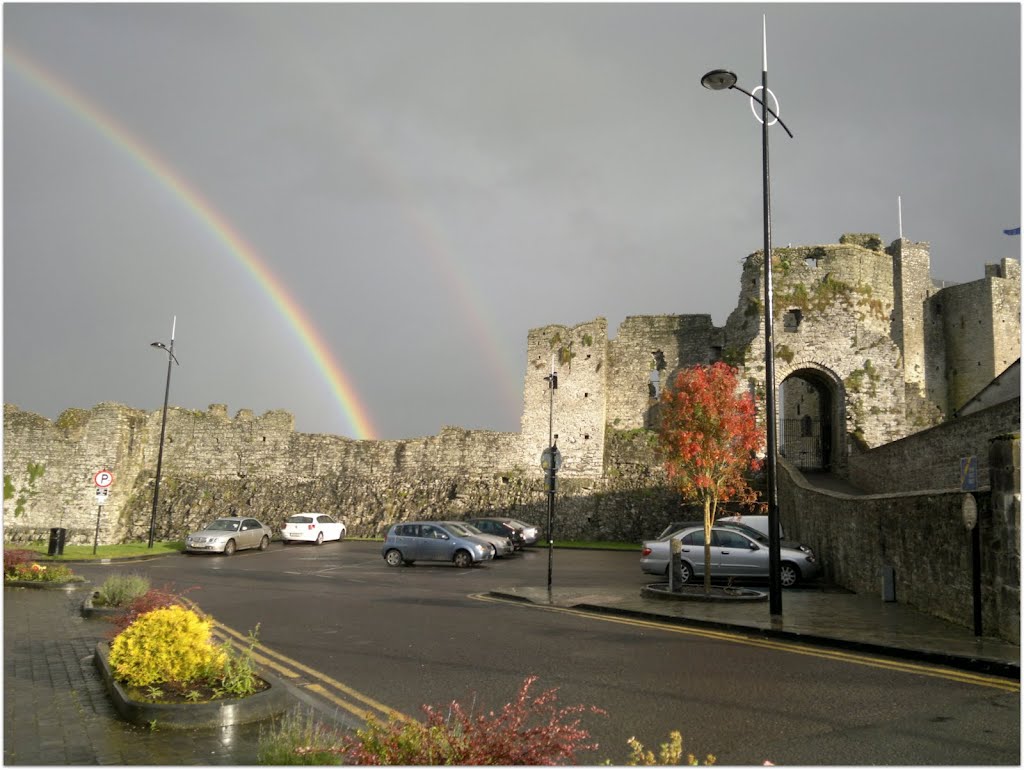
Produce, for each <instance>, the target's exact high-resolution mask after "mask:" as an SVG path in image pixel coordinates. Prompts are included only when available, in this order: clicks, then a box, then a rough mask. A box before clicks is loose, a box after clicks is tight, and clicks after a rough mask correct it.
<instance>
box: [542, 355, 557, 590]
mask: <svg viewBox="0 0 1024 770" xmlns="http://www.w3.org/2000/svg"><path fill="white" fill-rule="evenodd" d="M544 379H545V380H547V383H548V448H547V449H546V450H545V451H544V453H543V454H542V456H541V467H542V468H543V469H544V471H545V475H546V481H547V486H548V526H547V533H548V598H549V599H550V597H551V562H552V556H553V554H554V550H555V539H554V536H553V534H552V529H551V528H552V526H553V523H552V522H553V520H554V517H555V488H556V486H557V478H558V476H557V474H558V469H559V467H560V466H561V464H562V456H561V454H560V453H559V451H558V446H557V445H556V444H557V441H558V436H557V434H555V432H554V430H555V391H556V390H557V389H558V373H557V372H556V371H555V357H554V356H551V374H549V375H548V376H547V377H545V378H544Z"/></svg>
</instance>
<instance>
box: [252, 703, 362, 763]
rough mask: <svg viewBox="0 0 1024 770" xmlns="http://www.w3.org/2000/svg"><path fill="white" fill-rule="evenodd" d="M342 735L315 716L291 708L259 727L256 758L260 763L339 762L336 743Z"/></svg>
mask: <svg viewBox="0 0 1024 770" xmlns="http://www.w3.org/2000/svg"><path fill="white" fill-rule="evenodd" d="M341 740H342V738H341V735H340V734H339V733H338V732H336V731H335V730H333V729H332V728H330V727H328V726H327V725H325V724H324V723H323V722H321V721H320V720H319V719H317V718H316V717H314V715H313V712H312V711H309V712H307V713H305V714H303V713H301V712H295V711H290V712H288V713H287V714H285V715H284V716H283V717H281V720H280V722H278V721H277V720H274V722H273V723H272V725H271V727H270V728H269V729H268V730H267V731H266V732H264V729H263V727H262V726H261V727H260V737H259V749H258V753H257V755H256V761H257V762H259V764H261V765H340V764H341V755H340V754H339V753H338V752H337V751H336V747H337V746H338V745H339V744H340V743H341Z"/></svg>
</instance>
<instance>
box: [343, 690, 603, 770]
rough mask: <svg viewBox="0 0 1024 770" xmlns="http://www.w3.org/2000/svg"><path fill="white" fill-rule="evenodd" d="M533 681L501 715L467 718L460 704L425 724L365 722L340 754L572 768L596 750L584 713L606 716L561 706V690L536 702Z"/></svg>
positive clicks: (430, 713) (411, 761)
mask: <svg viewBox="0 0 1024 770" xmlns="http://www.w3.org/2000/svg"><path fill="white" fill-rule="evenodd" d="M535 681H537V677H536V676H529V677H527V678H526V680H525V681H524V682H523V684H522V687H520V688H519V692H518V694H517V696H516V698H515V700H514V701H512V702H511V703H506V704H505V706H504V707H503V708H502V709H501V711H500V712H499V713H497V714H496V713H495V712H493V711H490V712H488V713H487V714H481V715H479V716H475V717H474V716H473V715H472V714H467V713H466V711H465V710H464V709H463V708H462V706H461V705H459V703H457V702H455V701H453V702H452V703H451V704H449V705H448V706H447V707H444V706H442V707H434V706H424V707H423V711H424V713H425V714H426V717H427V719H426V722H425V723H421V722H414V721H400V720H397V719H394V720H391V721H389V722H387V723H386V724H381V723H380V722H377V721H375V720H373V719H369V720H367V726H366V728H365V729H363V730H357V731H356V735H355V736H354V737H348V738H347V739H346V740H345V741H344V742H343V743H342V745H341V746H340V747H339V748H338V749H337V751H338V753H340V754H341V755H342V756H343V757H344V758H345V761H346V762H350V763H353V764H357V765H470V766H472V765H554V764H572V763H573V762H574V760H575V758H576V752H578V751H586V750H590V749H596V748H597V744H596V743H586V741H587V740H588V739H589V738H590V733H589V732H587V730H585V729H584V728H582V727H581V726H580V715H581V714H584V713H591V714H602V715H606V714H607V712H605V711H604V710H603V709H600V708H597V707H596V706H584V705H577V706H568V707H558V706H557V705H556V700H557V695H556V693H557V688H554V689H551V690H546V691H545V692H543V693H541V694H540V695H538V696H536V697H533V696H531V695H530V693H529V690H530V687H531V685H533V683H534V682H535Z"/></svg>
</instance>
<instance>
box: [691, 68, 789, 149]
mask: <svg viewBox="0 0 1024 770" xmlns="http://www.w3.org/2000/svg"><path fill="white" fill-rule="evenodd" d="M700 84H701V85H702V86H704V87H705V88H708V89H710V90H712V91H728V90H729V89H732V88H735V89H736V90H737V91H739V92H740V93H742V94H746V95H747V96H749V97H750V98H751V99H753V100H754V101H755V102H757V103H758V104H760V105H761V106H762V107H764V108H765V109H766V110H767V111H768V112H770V113H771V115H772V117H773V118H775V119H776V120H777V121H779V125H780V126H782V127H783V128H784V129H785V130H786V133H787V134H789V138H790V139H792V138H793V132H792V131H790V130H789V126H787V125H786V124H785V122H783V120H782V118H780V117H779V114H778V113H777V112H776V111H775V110H773V109H772V108H771V107H769V106H768V105H767V104H766V103H765V102H764V100H763V99H761V98H759V97H757V96H754V95H753V94H752V93H750V91H747V90H746V89H745V88H741V87H740V86H738V85H736V75H735V74H734V73H732V72H730V71H729V70H712V71H711V72H709V73H708V74H706V75H705V76H704V77H702V78H701V79H700Z"/></svg>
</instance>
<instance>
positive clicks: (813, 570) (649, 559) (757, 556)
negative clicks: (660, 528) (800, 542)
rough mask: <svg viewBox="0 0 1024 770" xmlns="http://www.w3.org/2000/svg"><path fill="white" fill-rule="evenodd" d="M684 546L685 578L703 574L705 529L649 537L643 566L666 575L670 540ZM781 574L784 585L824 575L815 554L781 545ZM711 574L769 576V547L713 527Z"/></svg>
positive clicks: (683, 567)
mask: <svg viewBox="0 0 1024 770" xmlns="http://www.w3.org/2000/svg"><path fill="white" fill-rule="evenodd" d="M672 540H678V541H679V542H680V548H681V562H682V577H683V582H684V583H687V582H689V581H690V580H692V579H693V578H695V577H703V576H704V528H703V527H695V528H691V529H684V530H682V531H681V532H677V533H676V534H674V535H672V536H671V537H667V538H664V539H661V540H647V541H645V542H644V544H643V550H642V551H641V553H640V569H641V570H643V571H644V572H646V573H649V574H651V575H659V576H661V575H667V574H668V569H669V559H670V555H671V550H670V549H671V545H670V544H671V541H672ZM779 555H780V562H779V565H780V568H779V575H780V580H781V583H782V585H783V586H784V587H786V588H790V587H792V586H795V585H796V584H797V583H799V582H800V581H802V580H812V579H814V578H816V577H817V576H818V575H819V574H821V566H820V565H819V564H818V562H817V560H816V559H815V557H814V554H812V553H808V552H805V551H801V550H799V549H796V548H780V549H779ZM711 576H712V577H713V578H725V577H732V578H767V577H768V546H767V545H763V544H762V543H759V542H758V541H757V540H755V539H754V538H752V537H748V536H747V535H746V534H744V533H742V532H738V531H736V530H735V529H730V528H727V527H712V528H711Z"/></svg>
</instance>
